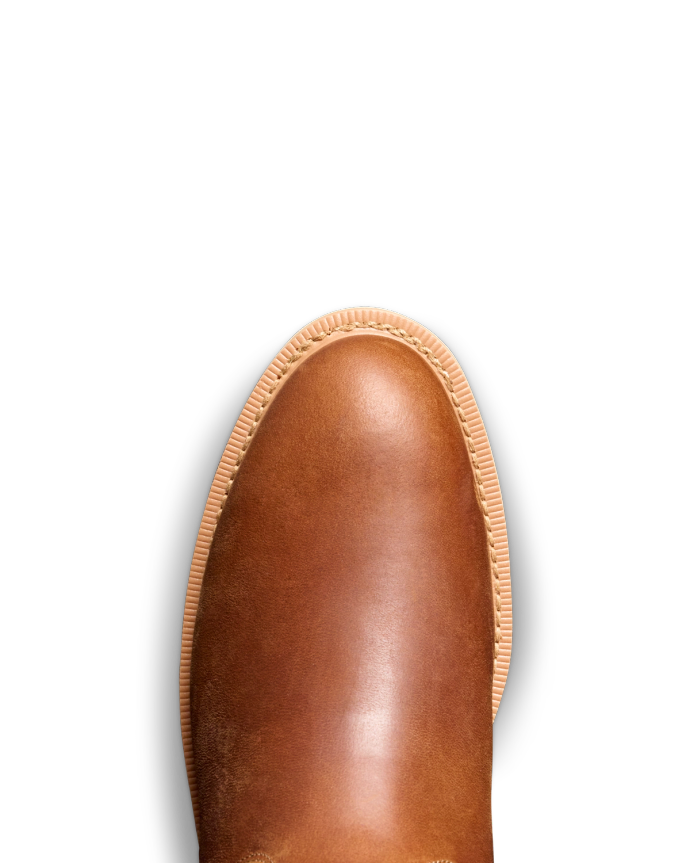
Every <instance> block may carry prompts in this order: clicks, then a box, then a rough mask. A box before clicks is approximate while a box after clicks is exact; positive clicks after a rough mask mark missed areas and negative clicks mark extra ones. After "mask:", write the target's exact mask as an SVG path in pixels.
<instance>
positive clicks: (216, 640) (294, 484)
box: [181, 309, 510, 863]
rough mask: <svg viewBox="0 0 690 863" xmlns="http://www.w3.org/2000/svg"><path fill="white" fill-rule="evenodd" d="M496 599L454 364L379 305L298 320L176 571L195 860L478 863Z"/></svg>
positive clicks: (488, 469)
mask: <svg viewBox="0 0 690 863" xmlns="http://www.w3.org/2000/svg"><path fill="white" fill-rule="evenodd" d="M403 322H404V323H405V324H406V326H404V327H403V326H402V323H403ZM355 323H357V324H358V326H357V328H353V329H351V330H348V329H345V330H341V331H339V332H335V331H334V330H335V328H337V327H347V326H349V325H350V324H355ZM367 324H371V326H367ZM377 324H378V325H379V326H382V327H383V326H387V327H389V329H387V330H386V329H376V325H377ZM415 327H416V332H415V331H414V328H415ZM327 331H330V332H328V335H327V337H325V336H324V335H323V334H324V332H327ZM401 333H402V336H401V335H400V334H401ZM319 334H321V337H319ZM405 336H408V338H405ZM306 348H308V349H309V353H307V352H306V350H305V349H306ZM299 354H302V357H301V358H300V359H299V362H295V361H294V360H295V358H296V357H297V356H298V355H299ZM430 355H431V356H433V358H434V359H435V360H436V363H434V362H432V361H431V360H430ZM291 358H292V361H291ZM286 364H287V369H286ZM449 383H450V384H451V385H450V387H449ZM267 394H268V396H270V400H269V398H268V396H267ZM458 405H459V407H458ZM262 406H263V407H262ZM458 411H460V412H461V413H460V415H461V416H463V417H464V418H466V420H465V419H464V420H463V422H462V423H461V422H459V421H458ZM257 418H258V419H257ZM238 429H239V431H238ZM250 432H251V434H250ZM248 442H250V443H251V445H248ZM238 461H239V462H240V463H241V467H240V468H239V469H238V468H237V463H238ZM473 461H474V463H475V468H476V467H477V466H478V467H479V468H480V470H481V473H479V472H478V470H476V469H473V466H472V463H473ZM229 481H231V482H230V486H229V488H228V482H229ZM218 492H221V493H220V494H219V493H218ZM219 513H220V517H219V519H218V514H219ZM216 524H217V527H216ZM487 536H490V537H491V545H490V544H489V543H488V542H487ZM492 557H493V563H492ZM195 568H196V571H195ZM492 568H493V570H495V571H496V574H497V575H498V581H497V582H495V581H494V579H493V577H492ZM495 585H496V586H498V587H499V590H500V596H499V597H498V600H499V602H500V612H499V621H498V622H499V625H500V633H501V641H500V643H499V647H498V655H497V656H496V658H495V661H494V635H493V633H494V615H495V613H496V612H495V609H496V599H497V597H496V596H495V595H494V586H495ZM509 599H510V594H509V574H508V570H507V544H506V540H505V523H504V520H503V512H502V506H501V503H500V491H498V483H497V480H496V478H495V468H494V466H493V459H492V458H491V453H490V450H489V448H488V441H486V435H485V432H484V430H483V426H482V425H481V420H480V419H479V416H478V411H477V410H476V404H475V403H474V399H473V398H472V396H471V393H470V392H469V387H468V386H467V384H466V381H465V379H464V376H463V375H462V372H461V371H460V369H459V367H458V366H457V363H455V361H454V360H453V359H452V357H450V355H449V353H448V352H447V350H446V349H445V348H444V347H443V346H442V345H441V344H440V343H439V342H438V340H436V339H435V338H434V337H433V336H431V334H429V333H428V331H426V330H424V329H423V328H421V327H419V325H415V324H413V322H410V321H408V320H407V319H401V318H400V317H399V316H395V315H392V314H391V313H384V312H380V311H379V310H371V309H369V310H348V312H344V313H337V314H336V315H332V316H327V318H325V319H321V320H320V321H318V322H315V323H314V324H313V325H310V327H308V328H305V330H303V331H302V332H301V333H300V334H298V336H297V337H295V339H293V340H292V341H291V343H289V345H288V346H287V348H286V349H284V351H283V352H281V355H279V357H278V358H277V361H276V363H274V364H273V365H272V367H270V368H269V370H268V371H267V373H266V375H264V377H263V378H262V381H260V383H259V386H258V387H257V389H256V390H255V393H254V394H253V397H252V398H251V399H250V401H249V403H248V406H247V408H246V409H245V411H244V412H243V415H242V417H241V418H240V422H239V423H238V427H237V428H236V429H235V432H234V433H233V437H232V438H231V441H230V443H229V445H228V448H227V449H226V453H225V455H224V459H223V461H221V465H220V466H219V471H218V474H217V477H216V481H214V488H213V489H212V492H211V495H210V497H209V505H208V506H207V512H206V513H205V516H204V523H202V530H201V531H200V537H199V542H198V543H197V549H196V552H195V560H194V563H193V567H192V574H191V577H190V587H189V592H188V601H187V607H186V613H185V632H184V639H185V641H184V644H183V657H182V664H181V708H182V719H183V733H184V736H185V754H186V757H187V763H188V770H189V775H190V788H191V789H192V796H193V800H194V803H195V815H196V817H197V824H198V829H199V834H200V847H201V860H202V861H204V863H211V861H212V863H216V861H227V863H230V861H232V863H238V861H239V860H241V859H242V858H246V857H247V855H254V857H257V859H258V858H261V855H265V856H268V857H270V858H271V859H273V860H275V861H280V860H286V861H295V863H306V861H307V860H310V861H311V860H314V859H317V858H318V859H321V860H323V861H324V863H326V861H329V860H333V861H334V863H335V861H340V863H346V861H348V860H350V861H352V863H354V861H358V863H366V861H368V860H371V861H373V860H377V861H378V863H386V861H391V863H392V861H394V860H395V861H396V863H405V861H410V863H413V861H418V863H430V861H432V860H440V859H448V860H452V861H453V863H463V861H470V860H472V861H475V863H480V861H484V860H490V859H492V857H491V853H492V852H491V826H490V784H491V721H492V716H493V714H495V709H496V707H497V706H498V703H497V702H498V700H499V699H500V694H501V692H502V686H503V684H504V682H505V673H506V672H507V661H508V657H509V649H510V616H509V615H510V604H509ZM192 642H193V648H194V649H193V656H192V655H191V650H190V649H191V647H192ZM197 783H198V784H197Z"/></svg>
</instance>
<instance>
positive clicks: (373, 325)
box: [214, 321, 501, 863]
mask: <svg viewBox="0 0 690 863" xmlns="http://www.w3.org/2000/svg"><path fill="white" fill-rule="evenodd" d="M358 329H367V330H369V329H371V330H380V331H383V332H387V333H389V334H390V335H392V336H396V337H397V338H399V339H401V340H402V341H404V342H407V344H408V345H412V347H414V348H416V349H417V351H419V353H420V354H422V356H423V357H424V358H425V359H426V360H427V361H428V362H429V363H430V365H432V366H433V367H434V368H435V369H436V371H437V372H438V374H439V377H440V378H441V380H442V381H443V383H444V385H445V387H446V389H447V390H448V392H449V394H450V399H451V402H452V403H453V407H454V408H455V410H456V413H457V415H458V418H459V420H460V428H461V429H462V431H463V433H464V435H465V439H466V441H465V442H466V444H467V449H468V450H469V455H470V461H471V463H472V470H473V473H474V484H475V488H476V491H477V497H478V499H479V504H480V506H481V508H482V512H483V515H484V524H485V526H486V533H487V538H488V543H489V558H490V560H491V572H492V575H493V578H494V676H495V674H496V664H497V661H498V649H499V645H500V643H501V585H500V573H499V570H498V558H497V557H496V543H495V541H494V535H493V530H492V529H491V518H490V516H489V508H488V506H487V501H486V495H485V493H484V483H483V481H482V472H481V469H480V467H479V462H478V460H477V455H476V449H475V446H474V440H473V439H472V431H471V430H470V427H469V424H468V422H467V417H466V416H465V413H464V411H463V410H462V408H461V406H460V401H459V400H458V397H457V395H456V393H455V388H454V386H453V381H452V380H451V377H450V375H449V374H448V372H447V371H446V369H445V368H444V367H443V364H442V363H441V361H440V360H439V359H438V357H437V356H436V355H435V354H434V352H433V351H432V350H431V349H430V348H428V347H427V346H426V345H425V344H423V342H422V341H421V339H418V338H417V337H416V336H412V335H410V333H408V332H407V331H406V330H403V329H400V328H399V327H394V326H393V325H392V324H381V323H378V322H377V321H353V322H352V323H349V324H341V325H340V326H339V327H329V328H328V329H327V330H322V331H321V332H320V333H317V334H316V335H315V336H312V337H311V338H309V339H307V340H306V341H304V342H303V343H302V344H301V345H299V347H297V348H296V349H295V353H294V354H291V355H290V357H288V359H287V361H286V362H285V364H284V365H283V366H281V368H280V369H279V370H278V373H277V374H276V378H275V380H274V381H273V383H272V384H271V385H270V387H269V388H268V390H267V391H266V394H265V395H264V397H263V400H262V401H261V404H260V405H259V409H258V410H257V412H256V414H255V416H254V420H253V422H252V424H251V426H250V427H249V429H248V430H247V434H246V437H245V439H244V442H243V443H242V446H241V448H240V451H239V453H238V454H237V458H236V459H235V464H234V465H233V466H232V468H231V470H230V478H229V480H228V482H227V485H226V487H225V493H224V494H223V496H222V497H221V500H220V507H219V509H218V512H217V513H216V525H217V524H218V521H219V520H220V516H221V513H222V512H223V507H224V506H225V502H226V501H227V499H228V493H229V491H230V487H231V486H232V483H233V481H234V479H235V477H236V476H237V471H238V470H239V468H240V465H241V464H242V460H243V459H244V455H245V453H246V451H247V448H248V446H249V444H250V443H251V439H252V435H253V434H254V432H255V431H256V428H257V426H258V425H259V421H260V420H261V417H262V415H263V413H264V411H265V410H266V407H267V405H268V403H269V401H270V399H271V396H272V395H273V393H274V392H275V391H276V388H277V387H278V384H279V383H280V381H281V380H282V379H283V378H284V377H285V375H286V374H287V373H288V372H289V371H290V369H291V368H292V366H293V365H294V364H295V363H296V362H297V361H298V360H299V359H301V358H302V356H304V354H305V353H306V352H307V351H308V350H309V349H310V348H311V347H312V346H313V345H314V344H315V343H316V342H320V341H323V339H326V338H328V337H329V336H332V335H333V333H349V332H352V330H358ZM214 532H215V526H214ZM268 859H269V860H270V858H268ZM239 863H244V861H242V860H241V861H239ZM271 863H273V861H271ZM434 863H449V861H446V860H436V861H434Z"/></svg>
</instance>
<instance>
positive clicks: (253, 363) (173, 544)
mask: <svg viewBox="0 0 690 863" xmlns="http://www.w3.org/2000/svg"><path fill="white" fill-rule="evenodd" d="M336 281H337V280H336ZM355 281H356V280H355ZM230 282H231V280H230ZM231 283H232V282H231ZM175 284H178V285H179V281H178V280H175ZM189 284H193V285H194V287H187V288H185V289H183V290H182V291H181V292H180V289H179V287H178V288H176V289H175V290H172V288H171V290H170V293H167V292H166V290H165V289H162V290H160V291H156V296H155V299H154V300H153V301H151V297H150V296H148V297H147V301H146V303H143V302H141V303H139V304H138V303H137V298H136V296H132V297H130V298H129V300H128V302H129V303H130V305H131V307H132V309H133V310H134V311H133V313H132V314H129V315H127V316H125V317H123V318H122V321H123V323H122V327H121V330H120V331H119V332H118V334H117V336H116V337H115V338H114V339H113V341H112V342H111V345H112V351H113V356H112V357H111V365H110V369H111V371H110V373H109V377H108V379H107V385H106V386H105V387H104V388H103V393H102V394H101V396H100V398H101V399H102V400H103V403H104V405H106V407H108V406H109V408H108V410H107V415H108V417H109V420H108V423H109V428H108V434H109V436H110V439H111V440H112V441H113V448H114V450H115V452H114V462H113V463H114V464H116V465H117V467H116V468H115V469H114V470H113V471H112V472H111V474H110V483H111V485H110V488H111V491H112V499H111V503H112V504H113V506H112V510H111V515H110V516H109V518H110V519H111V524H110V528H111V531H110V535H111V536H113V537H114V540H113V541H112V545H108V547H107V548H106V550H105V557H106V563H107V564H108V565H113V566H114V569H115V571H116V572H119V577H120V578H121V580H122V581H123V582H124V583H126V584H128V585H130V584H131V585H132V587H131V588H129V587H127V588H125V587H121V588H119V591H118V592H117V595H116V596H111V597H110V598H109V597H108V596H107V593H106V594H104V593H99V594H98V601H99V602H101V603H103V604H105V605H106V606H107V605H108V603H109V602H110V601H112V603H113V608H112V609H111V611H112V612H113V616H114V618H115V619H114V620H113V626H112V628H111V630H109V631H108V633H107V636H106V638H105V640H106V641H107V640H109V641H110V644H109V647H108V649H109V650H110V651H111V654H110V656H111V662H110V664H109V666H108V667H109V672H108V678H107V680H106V685H105V687H104V688H103V692H104V694H103V702H102V707H101V710H100V712H99V713H98V715H97V718H96V719H94V722H95V723H96V729H97V730H96V743H95V751H94V765H93V766H92V768H91V771H92V772H91V777H92V782H93V786H94V788H95V789H97V790H94V794H96V799H92V800H89V801H88V804H87V805H88V806H89V807H90V813H91V814H90V819H91V827H92V828H93V829H94V830H95V831H96V833H97V834H98V835H99V836H100V837H106V839H105V846H104V848H103V855H104V857H105V856H109V855H112V859H122V860H124V859H132V860H161V861H170V863H176V861H180V863H185V861H190V863H192V861H196V860H197V859H198V858H197V855H198V846H197V842H196V834H195V827H194V819H193V815H192V807H191V801H190V796H189V791H188V787H187V779H186V773H185V766H184V758H183V751H182V743H181V735H180V720H179V701H178V673H179V654H180V638H181V629H182V614H183V607H184V600H185V592H186V586H187V578H188V574H189V567H190V563H191V558H192V553H193V549H194V544H195V541H196V536H197V531H198V528H199V523H200V519H201V515H202V511H203V508H204V505H205V502H206V498H207V495H208V491H209V488H210V485H211V481H212V479H213V476H214V473H215V470H216V467H217V464H218V461H219V459H220V456H221V454H222V451H223V448H224V446H225V444H226V442H227V439H228V437H229V435H230V432H231V430H232V428H233V426H234V424H235V421H236V420H237V417H238V415H239V413H240V411H241V409H242V407H243V406H244V403H245V401H246V399H247V397H248V396H249V394H250V393H251V391H252V389H253V387H254V385H255V384H256V381H257V380H258V379H259V377H260V376H261V374H262V373H263V371H264V370H265V368H266V366H267V365H268V363H269V362H270V361H271V360H272V359H273V357H274V356H275V354H276V353H277V351H278V350H279V349H280V348H281V347H282V346H283V344H284V343H285V342H286V341H287V340H288V339H289V338H290V337H291V336H292V335H293V334H294V333H295V332H296V331H298V330H299V329H300V328H301V327H302V326H304V325H305V324H306V323H308V322H309V321H310V320H312V319H313V318H315V317H318V316H320V315H322V314H325V313H328V312H330V311H333V310H336V309H339V308H343V307H347V306H353V305H358V304H366V305H373V306H377V305H378V306H383V307H385V308H392V309H394V310H395V311H399V312H401V313H403V314H406V315H409V316H410V317H412V318H414V319H415V320H418V321H419V322H420V323H422V324H423V325H424V326H426V327H428V328H429V329H431V330H432V331H433V332H435V333H436V334H437V335H438V336H439V337H440V338H441V339H442V340H443V341H444V342H445V343H446V344H447V345H448V347H449V348H450V350H451V351H452V352H453V353H454V354H455V356H456V357H457V359H458V361H459V362H460V364H461V366H462V367H463V370H464V371H465V373H466V375H467V377H468V380H469V382H470V385H471V387H472V390H473V392H474V395H475V398H476V400H477V402H478V405H479V408H480V410H481V412H482V416H483V419H484V423H485V425H486V428H487V431H488V434H489V439H490V442H491V446H492V449H493V453H494V457H495V460H496V465H497V468H498V474H499V479H500V482H501V489H502V493H503V497H504V503H505V510H506V519H507V526H508V539H509V545H510V554H511V566H512V583H513V598H514V615H515V624H514V643H513V654H512V660H511V667H510V672H509V676H508V683H507V686H506V690H505V694H504V697H503V701H502V703H501V706H500V709H499V712H498V716H497V719H496V722H495V725H494V786H495V790H496V793H497V797H498V800H499V802H500V808H501V829H500V831H499V832H500V843H501V850H502V855H501V856H502V858H503V859H504V860H506V859H513V858H512V855H511V853H510V849H511V848H515V849H517V850H516V855H515V858H514V859H517V851H519V850H520V849H524V848H525V847H532V848H533V849H535V850H536V846H535V843H537V844H538V843H540V842H542V841H544V835H545V834H544V829H545V827H544V823H545V819H544V816H543V812H544V809H545V806H546V805H547V803H548V801H549V799H550V797H552V795H554V794H556V793H557V792H558V782H562V781H563V776H562V775H561V778H560V779H559V778H558V771H559V758H560V759H561V761H560V765H561V772H562V764H563V762H564V760H565V758H566V757H567V756H566V755H565V753H564V752H563V751H562V750H554V749H553V748H552V740H553V731H552V717H553V713H554V699H557V698H559V697H560V696H559V695H558V686H557V682H556V679H555V677H554V675H553V674H552V670H553V668H554V659H553V653H554V642H555V638H554V621H553V617H554V614H553V604H554V600H553V597H554V591H553V583H554V579H555V578H556V575H557V573H556V572H555V564H554V561H555V560H556V561H558V562H557V564H556V565H557V566H558V567H559V568H560V570H561V572H562V569H563V566H565V567H566V568H567V565H568V564H567V560H566V561H564V559H563V554H562V551H559V550H558V548H557V541H558V538H557V530H558V523H559V520H560V518H561V516H562V511H563V507H562V502H563V489H564V488H567V487H568V485H569V484H572V483H576V484H577V483H578V481H579V480H578V478H577V470H576V469H575V468H574V467H571V459H570V450H571V449H572V447H573V438H572V430H571V431H570V432H568V433H567V434H566V432H565V430H566V428H571V426H572V422H573V417H572V416H569V415H568V414H569V408H568V407H567V405H568V404H569V403H570V401H571V398H572V395H573V392H574V389H575V388H576V387H577V384H576V381H577V373H576V369H575V367H574V364H573V360H572V358H571V354H570V346H571V341H572V338H573V328H572V326H571V325H570V324H568V322H564V321H563V320H562V319H554V318H553V317H552V316H551V315H550V313H549V311H548V308H546V309H545V307H544V305H543V303H542V302H540V301H538V300H537V299H536V298H532V299H530V296H529V294H528V293H523V292H520V293H518V292H517V291H516V290H511V289H510V288H509V287H506V286H505V285H504V286H498V287H496V286H493V285H489V284H488V283H485V282H484V280H483V279H480V278H475V279H468V281H467V283H463V281H462V280H459V281H457V280H456V281H454V282H453V283H452V284H449V283H446V284H440V285H439V284H438V283H433V282H432V283H431V284H429V283H427V282H423V283H417V282H416V281H410V282H409V284H407V287H406V288H403V287H402V286H401V287H400V288H388V289H385V290H384V289H382V288H380V287H374V288H371V287H369V288H360V287H350V288H346V289H334V288H330V287H329V285H328V282H327V281H323V282H321V281H320V280H319V279H316V278H314V277H313V275H312V277H311V278H310V279H309V280H307V282H306V283H303V284H302V283H300V279H299V276H298V275H295V274H294V273H293V274H291V275H290V276H288V275H287V274H286V275H285V276H284V277H281V278H279V279H277V280H276V279H272V280H271V283H270V284H269V285H268V286H267V285H265V284H263V283H262V280H261V279H256V280H251V279H243V280H242V281H241V283H238V284H237V286H236V287H228V286H227V285H228V279H227V278H225V279H221V278H217V277H212V276H211V275H210V274H205V273H203V272H202V273H201V274H200V275H198V277H196V278H194V279H193V280H192V279H191V278H190V280H189ZM568 434H569V435H570V436H568ZM555 489H560V491H555ZM566 496H567V495H566ZM104 619H105V617H104ZM99 723H100V724H99ZM557 752H560V754H557ZM89 787H91V786H90V783H89ZM87 796H88V795H87ZM487 817H488V814H487ZM547 844H548V843H547ZM505 854H508V855H509V856H508V857H507V858H506V857H505V856H504V855H505ZM521 856H522V855H521ZM534 859H542V856H541V854H539V855H538V856H536V857H535V858H534ZM543 859H549V858H548V857H547V856H545V857H543Z"/></svg>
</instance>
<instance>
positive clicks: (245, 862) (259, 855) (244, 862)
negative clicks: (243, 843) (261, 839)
mask: <svg viewBox="0 0 690 863" xmlns="http://www.w3.org/2000/svg"><path fill="white" fill-rule="evenodd" d="M250 860H268V861H269V863H273V858H272V857H269V856H268V854H264V853H263V851H254V852H252V853H251V854H247V855H245V856H244V857H242V859H241V860H238V861H237V863H249V861H250Z"/></svg>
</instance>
